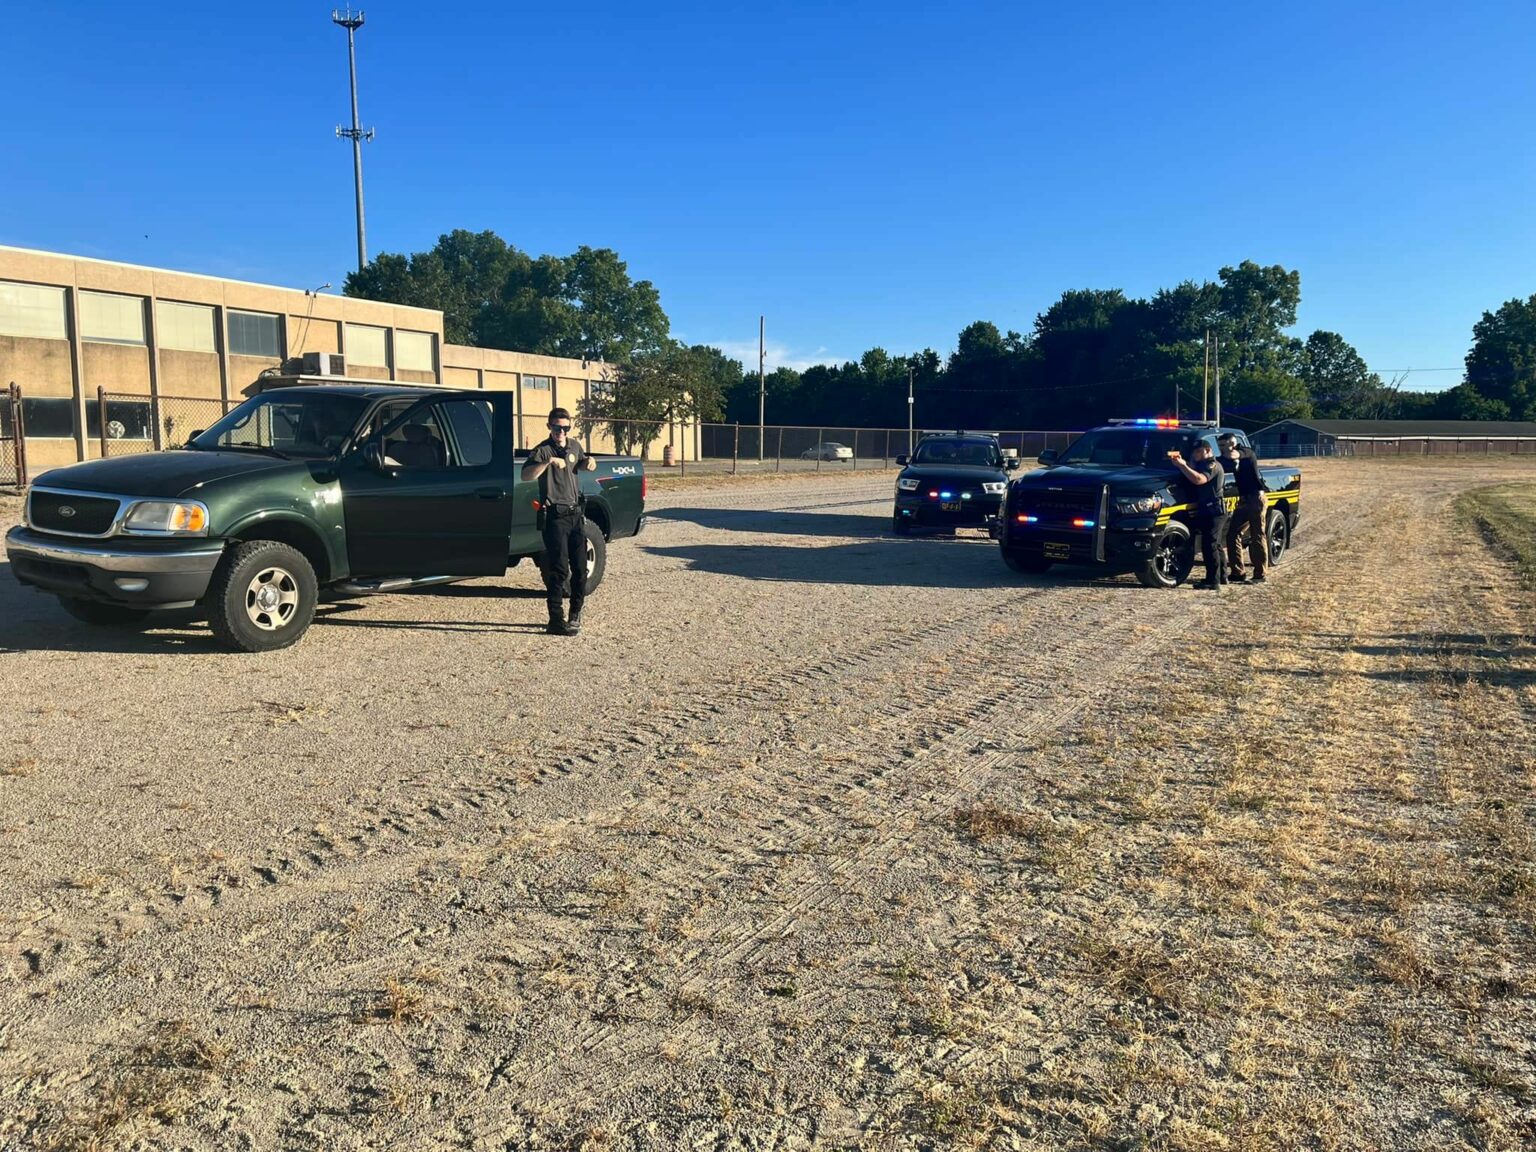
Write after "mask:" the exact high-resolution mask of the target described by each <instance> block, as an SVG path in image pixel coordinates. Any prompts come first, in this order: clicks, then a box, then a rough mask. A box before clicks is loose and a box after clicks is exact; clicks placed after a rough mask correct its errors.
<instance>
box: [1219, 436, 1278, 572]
mask: <svg viewBox="0 0 1536 1152" xmlns="http://www.w3.org/2000/svg"><path fill="white" fill-rule="evenodd" d="M1216 443H1217V444H1218V445H1219V446H1220V448H1221V462H1222V467H1223V468H1225V469H1226V470H1228V471H1230V472H1232V473H1233V475H1234V477H1235V478H1236V480H1237V507H1236V508H1234V509H1233V511H1232V518H1231V520H1230V521H1228V523H1227V573H1228V579H1230V580H1232V581H1234V582H1236V583H1239V584H1241V583H1243V582H1244V581H1246V580H1247V579H1248V576H1247V574H1246V573H1245V572H1244V571H1243V550H1242V539H1241V537H1242V532H1243V529H1244V528H1247V529H1248V559H1249V560H1250V561H1251V562H1252V564H1253V582H1254V583H1255V584H1262V583H1264V579H1265V576H1264V573H1265V570H1266V569H1267V568H1268V567H1269V537H1268V535H1267V534H1266V533H1265V531H1264V514H1265V511H1266V507H1265V501H1264V493H1265V492H1267V491H1269V488H1268V486H1267V485H1266V484H1265V483H1264V476H1263V474H1262V473H1261V472H1260V471H1259V458H1258V457H1257V456H1255V455H1254V454H1253V449H1252V448H1249V447H1248V446H1247V445H1244V444H1239V443H1238V440H1237V437H1236V435H1234V434H1233V433H1231V432H1223V433H1222V434H1221V435H1220V436H1218V437H1217V438H1216Z"/></svg>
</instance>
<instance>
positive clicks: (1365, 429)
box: [1248, 419, 1536, 457]
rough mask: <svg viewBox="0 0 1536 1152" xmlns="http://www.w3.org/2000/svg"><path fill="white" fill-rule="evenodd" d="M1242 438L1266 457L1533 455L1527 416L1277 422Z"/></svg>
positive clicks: (1535, 438)
mask: <svg viewBox="0 0 1536 1152" xmlns="http://www.w3.org/2000/svg"><path fill="white" fill-rule="evenodd" d="M1248 438H1249V440H1250V441H1252V443H1253V447H1254V451H1256V452H1257V453H1258V454H1259V455H1260V456H1268V457H1286V456H1435V455H1458V454H1467V453H1471V454H1474V455H1479V456H1480V455H1484V454H1494V455H1497V454H1501V453H1508V454H1513V453H1520V454H1533V455H1536V421H1531V420H1311V419H1308V420H1281V421H1279V422H1278V423H1275V424H1271V425H1270V426H1269V427H1267V428H1262V429H1260V430H1259V431H1257V432H1254V433H1251V434H1250V435H1249V437H1248Z"/></svg>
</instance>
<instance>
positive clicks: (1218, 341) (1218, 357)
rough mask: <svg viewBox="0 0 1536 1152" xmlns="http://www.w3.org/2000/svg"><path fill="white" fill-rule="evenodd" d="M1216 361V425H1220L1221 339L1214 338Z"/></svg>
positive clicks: (1214, 357)
mask: <svg viewBox="0 0 1536 1152" xmlns="http://www.w3.org/2000/svg"><path fill="white" fill-rule="evenodd" d="M1212 359H1214V360H1215V361H1216V423H1217V424H1218V425H1219V424H1220V423H1221V337H1220V336H1218V337H1216V346H1215V355H1214V356H1213V357H1212Z"/></svg>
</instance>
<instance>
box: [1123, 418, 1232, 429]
mask: <svg viewBox="0 0 1536 1152" xmlns="http://www.w3.org/2000/svg"><path fill="white" fill-rule="evenodd" d="M1110 423H1111V424H1129V425H1132V426H1133V427H1137V428H1215V427H1217V424H1216V421H1214V420H1172V419H1168V418H1158V419H1153V418H1152V417H1150V416H1136V417H1130V418H1124V419H1119V420H1111V421H1110Z"/></svg>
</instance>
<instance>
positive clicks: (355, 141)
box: [331, 8, 373, 272]
mask: <svg viewBox="0 0 1536 1152" xmlns="http://www.w3.org/2000/svg"><path fill="white" fill-rule="evenodd" d="M331 22H332V23H334V24H340V25H341V26H342V27H343V28H345V29H346V30H347V68H348V71H349V72H350V73H351V76H352V127H350V128H343V127H341V125H339V124H338V125H337V126H336V137H337V139H343V138H345V139H347V140H350V141H352V177H353V180H354V181H355V182H356V184H357V270H358V271H359V272H361V271H362V270H363V269H364V268H366V267H367V266H368V241H367V239H366V236H365V233H364V229H363V141H364V140H372V139H373V129H372V128H369V129H368V130H367V131H366V132H365V131H363V128H362V126H361V125H360V124H359V123H358V118H357V38H356V37H357V30H358V29H359V28H361V27H362V26H363V14H362V13H361V12H358V13H356V14H355V15H354V14H353V12H352V9H351V8H348V9H347V10H346V11H341V10H340V9H332V10H331Z"/></svg>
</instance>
